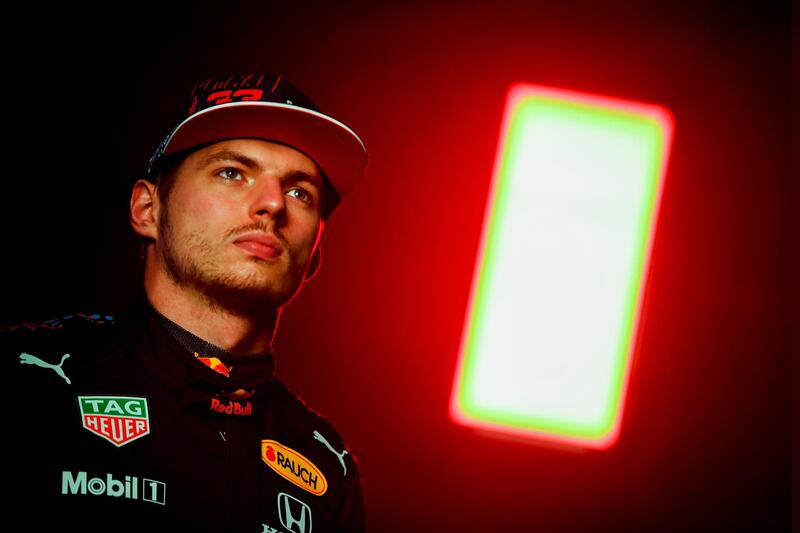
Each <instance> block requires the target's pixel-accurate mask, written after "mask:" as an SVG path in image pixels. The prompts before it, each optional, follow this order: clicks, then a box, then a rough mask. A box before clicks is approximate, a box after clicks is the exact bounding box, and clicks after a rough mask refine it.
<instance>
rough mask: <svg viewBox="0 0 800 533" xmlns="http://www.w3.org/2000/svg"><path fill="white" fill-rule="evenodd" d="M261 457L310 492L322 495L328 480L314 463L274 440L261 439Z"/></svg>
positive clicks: (279, 472)
mask: <svg viewBox="0 0 800 533" xmlns="http://www.w3.org/2000/svg"><path fill="white" fill-rule="evenodd" d="M261 459H262V460H263V461H264V462H265V463H267V466H269V467H270V468H271V469H273V470H274V471H275V472H277V473H278V474H280V475H281V476H282V477H284V478H286V479H288V480H289V481H291V482H292V483H294V484H295V485H297V486H298V487H300V488H302V489H305V490H307V491H308V492H310V493H311V494H316V495H317V496H322V495H323V494H325V491H326V490H328V482H327V480H326V479H325V476H324V475H322V472H320V470H319V468H317V467H316V466H315V465H314V463H312V462H311V461H309V460H308V459H306V458H305V457H304V456H303V455H302V454H300V453H298V452H296V451H294V450H293V449H291V448H287V447H286V446H284V445H283V444H281V443H279V442H277V441H274V440H268V439H265V440H262V441H261Z"/></svg>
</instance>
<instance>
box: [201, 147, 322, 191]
mask: <svg viewBox="0 0 800 533" xmlns="http://www.w3.org/2000/svg"><path fill="white" fill-rule="evenodd" d="M215 161H236V162H238V163H240V164H242V165H244V166H246V167H247V168H249V169H251V170H255V171H256V172H261V171H262V170H264V168H263V167H262V166H261V164H260V163H259V162H258V161H256V160H255V159H253V158H251V157H247V156H246V155H244V154H243V153H241V152H236V151H234V150H220V151H219V152H214V153H213V154H211V155H210V156H208V157H207V158H206V159H204V160H202V161H201V162H200V164H199V165H197V169H198V170H202V169H204V168H206V167H207V166H208V165H210V164H211V163H214V162H215ZM285 179H286V180H288V181H292V182H297V181H307V182H309V183H311V184H312V185H314V186H316V187H317V188H318V189H321V188H322V183H321V180H320V178H319V177H317V176H314V175H312V174H309V173H308V172H303V171H302V170H293V171H291V172H289V173H288V174H287V175H286V178H285Z"/></svg>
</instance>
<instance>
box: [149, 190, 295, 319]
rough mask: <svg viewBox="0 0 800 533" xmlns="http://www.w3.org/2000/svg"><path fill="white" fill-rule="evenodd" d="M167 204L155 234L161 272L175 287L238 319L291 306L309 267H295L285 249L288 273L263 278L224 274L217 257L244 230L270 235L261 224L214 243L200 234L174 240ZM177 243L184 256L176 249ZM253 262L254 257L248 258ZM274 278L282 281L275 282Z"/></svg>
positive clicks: (262, 275) (253, 273)
mask: <svg viewBox="0 0 800 533" xmlns="http://www.w3.org/2000/svg"><path fill="white" fill-rule="evenodd" d="M168 205H169V203H168V202H164V203H162V209H161V214H160V218H159V221H158V234H159V241H160V249H161V257H162V259H163V264H164V269H165V271H166V273H167V275H168V276H169V278H170V279H171V280H172V281H173V282H174V283H175V284H176V285H178V286H179V287H183V288H187V289H190V290H192V291H193V292H195V293H197V294H198V295H200V297H201V298H203V299H204V300H205V302H206V304H207V305H208V306H209V307H210V308H212V309H218V310H223V309H224V310H228V311H234V312H237V313H241V314H248V315H261V314H266V313H269V312H274V311H276V310H278V309H279V308H280V307H282V306H283V305H285V304H286V303H288V302H289V301H291V300H292V299H293V298H294V296H295V295H296V294H297V293H298V292H299V290H300V287H301V284H302V280H303V277H304V275H305V273H306V270H307V268H308V265H298V264H297V261H296V260H295V258H294V256H293V255H292V254H291V253H290V251H289V250H288V249H286V248H284V251H283V253H284V254H286V256H287V257H286V260H287V261H288V271H287V272H285V273H281V272H277V271H276V272H275V273H274V274H272V275H267V274H265V273H263V272H257V271H255V270H252V269H251V270H250V271H248V272H241V271H239V272H235V271H232V270H227V271H226V270H223V269H221V268H220V265H219V263H218V262H217V261H215V258H219V257H220V256H221V255H222V254H223V252H224V251H225V250H224V248H225V247H226V246H227V247H229V246H231V241H230V238H231V237H233V236H234V235H240V234H243V233H245V232H247V231H254V230H255V231H265V232H266V231H268V230H269V227H268V226H266V225H263V224H251V225H249V226H248V227H246V228H236V229H235V230H231V231H229V232H227V233H226V234H225V235H222V236H220V239H219V242H217V243H212V242H210V241H209V240H208V238H207V237H206V236H204V235H203V233H202V232H200V231H193V232H189V233H188V234H186V235H182V236H181V235H177V233H176V231H175V227H174V225H173V224H172V221H171V218H170V214H169V207H168ZM177 239H181V241H182V248H183V251H181V250H180V249H179V247H178V246H177V244H176V243H177ZM252 260H253V261H256V259H255V258H253V259H252ZM275 276H280V278H281V279H277V280H275V279H274V278H275Z"/></svg>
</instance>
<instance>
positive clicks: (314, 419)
mask: <svg viewBox="0 0 800 533" xmlns="http://www.w3.org/2000/svg"><path fill="white" fill-rule="evenodd" d="M273 390H274V393H273V394H275V395H276V396H277V398H276V399H277V400H278V402H279V404H280V405H281V409H283V410H284V414H285V415H286V418H287V419H293V420H297V422H298V423H299V424H301V425H302V426H303V427H311V426H318V427H319V429H320V431H322V430H325V431H326V432H327V433H329V434H331V435H332V436H334V437H335V438H336V440H337V441H339V442H343V441H344V438H343V437H342V434H341V433H340V432H339V430H338V429H337V428H336V426H334V425H333V423H332V422H331V421H330V420H329V419H328V418H327V417H326V416H324V415H323V414H322V413H320V412H319V411H317V410H316V409H314V408H313V407H311V406H310V405H309V404H308V403H306V401H305V400H303V399H302V398H301V397H300V396H299V395H298V394H296V393H295V392H294V391H292V390H291V389H290V388H289V386H288V385H287V384H286V383H285V382H284V381H283V380H281V379H280V378H278V377H277V376H276V377H275V378H274V379H273Z"/></svg>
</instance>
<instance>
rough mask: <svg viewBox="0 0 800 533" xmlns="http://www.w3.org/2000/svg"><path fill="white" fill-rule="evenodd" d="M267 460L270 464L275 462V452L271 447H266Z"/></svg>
mask: <svg viewBox="0 0 800 533" xmlns="http://www.w3.org/2000/svg"><path fill="white" fill-rule="evenodd" d="M267 459H269V461H270V462H271V463H274V462H275V450H273V449H272V446H267Z"/></svg>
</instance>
